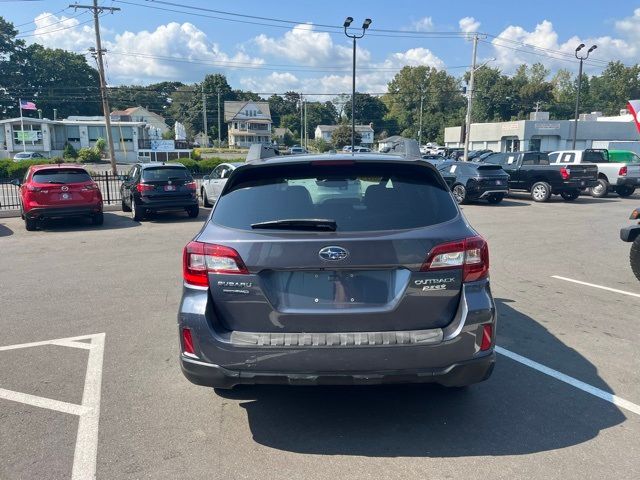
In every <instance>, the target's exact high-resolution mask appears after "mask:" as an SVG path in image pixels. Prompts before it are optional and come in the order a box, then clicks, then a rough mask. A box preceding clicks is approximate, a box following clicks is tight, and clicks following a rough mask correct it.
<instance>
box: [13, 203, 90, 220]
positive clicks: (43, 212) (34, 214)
mask: <svg viewBox="0 0 640 480" xmlns="http://www.w3.org/2000/svg"><path fill="white" fill-rule="evenodd" d="M100 212H102V204H97V205H84V206H70V207H34V208H32V209H30V210H28V211H26V212H25V213H24V214H25V216H27V217H28V218H32V219H41V218H63V217H88V216H91V215H95V214H97V213H100Z"/></svg>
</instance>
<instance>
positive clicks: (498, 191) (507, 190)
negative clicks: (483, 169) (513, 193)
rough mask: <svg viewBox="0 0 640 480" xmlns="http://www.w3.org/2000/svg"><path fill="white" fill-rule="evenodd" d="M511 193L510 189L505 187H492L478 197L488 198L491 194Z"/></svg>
mask: <svg viewBox="0 0 640 480" xmlns="http://www.w3.org/2000/svg"><path fill="white" fill-rule="evenodd" d="M508 194H509V189H508V188H505V189H495V188H494V189H492V190H486V191H484V192H482V194H481V195H480V196H479V197H478V198H487V197H488V196H490V195H508Z"/></svg>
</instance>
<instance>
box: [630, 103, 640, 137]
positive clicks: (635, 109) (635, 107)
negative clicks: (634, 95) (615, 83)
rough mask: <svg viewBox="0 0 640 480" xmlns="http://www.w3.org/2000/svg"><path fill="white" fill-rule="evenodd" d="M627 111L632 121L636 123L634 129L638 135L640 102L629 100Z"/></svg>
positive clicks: (639, 128) (639, 129)
mask: <svg viewBox="0 0 640 480" xmlns="http://www.w3.org/2000/svg"><path fill="white" fill-rule="evenodd" d="M627 110H629V113H630V114H631V115H633V121H634V122H636V128H637V129H638V133H640V100H629V103H628V104H627Z"/></svg>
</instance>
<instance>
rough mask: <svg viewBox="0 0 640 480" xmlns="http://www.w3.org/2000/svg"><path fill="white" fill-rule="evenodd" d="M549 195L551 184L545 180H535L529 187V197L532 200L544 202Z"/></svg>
mask: <svg viewBox="0 0 640 480" xmlns="http://www.w3.org/2000/svg"><path fill="white" fill-rule="evenodd" d="M549 197H551V186H550V185H549V184H548V183H546V182H536V183H534V184H533V187H531V198H532V199H533V201H534V202H546V201H547V200H549Z"/></svg>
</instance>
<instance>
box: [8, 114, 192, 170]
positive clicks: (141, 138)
mask: <svg viewBox="0 0 640 480" xmlns="http://www.w3.org/2000/svg"><path fill="white" fill-rule="evenodd" d="M22 122H23V123H24V131H23V130H22V125H21V121H20V117H17V118H9V119H5V120H0V158H12V157H13V156H14V155H15V154H16V153H18V152H22V151H23V150H27V151H30V152H39V153H42V154H43V155H44V156H46V157H59V156H62V153H63V149H64V146H65V144H67V143H68V144H69V145H71V146H72V147H74V148H75V149H76V150H78V149H80V148H83V147H87V148H91V147H93V146H95V144H96V141H97V140H98V139H99V138H106V125H105V121H104V117H69V118H68V119H63V120H49V119H46V118H31V117H24V118H23V119H22ZM152 128H153V127H152V126H151V125H149V124H147V123H145V122H131V121H112V122H111V135H112V138H113V147H114V150H115V155H116V161H117V162H119V163H134V162H137V161H139V160H156V159H157V160H168V159H172V158H178V157H180V156H182V157H186V156H189V153H190V150H189V148H188V145H187V143H186V142H177V141H175V142H174V141H173V140H162V139H159V138H157V137H154V136H153V135H150V134H149V133H150V129H152ZM23 144H24V145H23ZM158 152H161V153H158Z"/></svg>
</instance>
